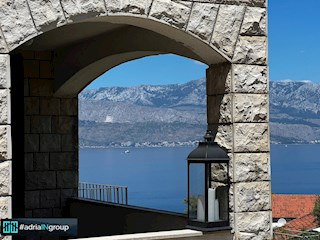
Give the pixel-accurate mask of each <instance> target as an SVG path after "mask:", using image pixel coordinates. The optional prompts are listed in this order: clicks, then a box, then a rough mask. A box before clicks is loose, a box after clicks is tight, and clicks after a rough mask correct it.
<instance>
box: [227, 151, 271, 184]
mask: <svg viewBox="0 0 320 240" xmlns="http://www.w3.org/2000/svg"><path fill="white" fill-rule="evenodd" d="M233 157H234V181H235V182H250V181H267V180H270V167H269V165H270V156H269V153H235V154H234V156H233Z"/></svg>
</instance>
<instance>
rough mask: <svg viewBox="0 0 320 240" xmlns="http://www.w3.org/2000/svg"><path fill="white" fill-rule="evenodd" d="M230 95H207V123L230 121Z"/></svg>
mask: <svg viewBox="0 0 320 240" xmlns="http://www.w3.org/2000/svg"><path fill="white" fill-rule="evenodd" d="M231 107H232V95H231V94H225V95H214V96H207V117H208V119H207V120H208V124H217V123H231V121H232V115H231V112H232V111H231V110H232V108H231Z"/></svg>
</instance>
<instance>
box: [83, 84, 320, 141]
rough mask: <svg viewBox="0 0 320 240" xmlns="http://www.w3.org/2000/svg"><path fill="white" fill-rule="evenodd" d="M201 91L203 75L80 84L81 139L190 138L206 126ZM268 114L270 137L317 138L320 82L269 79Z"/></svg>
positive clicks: (169, 139) (277, 139) (280, 139)
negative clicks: (179, 80) (163, 81)
mask: <svg viewBox="0 0 320 240" xmlns="http://www.w3.org/2000/svg"><path fill="white" fill-rule="evenodd" d="M205 92H206V88H205V79H199V80H194V81H190V82H188V83H185V84H172V85H162V86H149V85H143V86H137V87H110V88H100V89H96V90H85V91H83V92H82V93H81V94H80V95H79V100H80V101H79V104H80V107H79V109H80V116H79V118H80V124H79V129H80V144H81V145H86V146H93V145H94V146H110V145H112V146H119V145H121V144H122V145H124V146H141V144H142V145H159V144H162V145H170V144H171V145H174V144H190V143H192V142H193V141H194V140H199V139H201V137H202V135H203V133H204V132H205V129H206V97H205V96H206V94H205ZM270 120H271V124H270V126H271V140H272V142H273V143H297V142H304V143H307V142H309V143H310V142H314V141H315V140H320V85H319V84H314V83H311V82H293V81H283V82H271V83H270ZM173 142H174V143H173Z"/></svg>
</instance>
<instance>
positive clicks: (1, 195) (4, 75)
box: [0, 54, 12, 219]
mask: <svg viewBox="0 0 320 240" xmlns="http://www.w3.org/2000/svg"><path fill="white" fill-rule="evenodd" d="M0 112H1V114H0V218H1V219H2V218H11V217H12V211H11V202H12V201H11V200H12V191H11V189H12V188H11V187H12V186H11V185H12V176H11V172H12V170H11V160H12V152H11V118H10V112H11V107H10V56H9V54H0Z"/></svg>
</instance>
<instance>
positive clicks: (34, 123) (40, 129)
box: [31, 116, 51, 133]
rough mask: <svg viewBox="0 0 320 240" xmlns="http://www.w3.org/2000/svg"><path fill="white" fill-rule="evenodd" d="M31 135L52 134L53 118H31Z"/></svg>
mask: <svg viewBox="0 0 320 240" xmlns="http://www.w3.org/2000/svg"><path fill="white" fill-rule="evenodd" d="M31 133H51V117H50V116H31Z"/></svg>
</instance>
